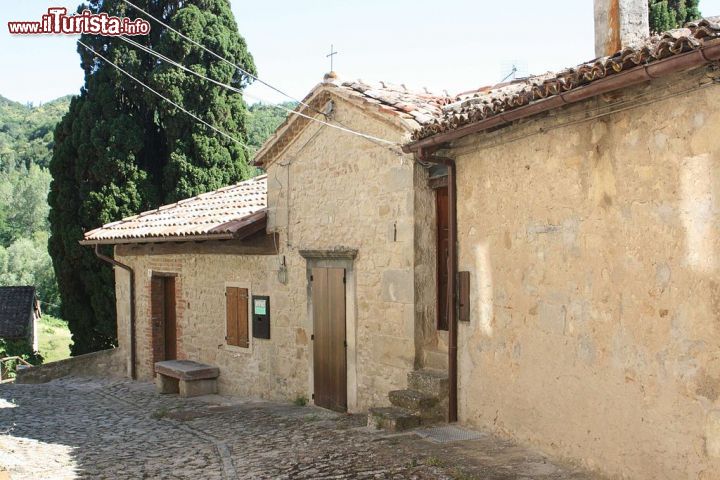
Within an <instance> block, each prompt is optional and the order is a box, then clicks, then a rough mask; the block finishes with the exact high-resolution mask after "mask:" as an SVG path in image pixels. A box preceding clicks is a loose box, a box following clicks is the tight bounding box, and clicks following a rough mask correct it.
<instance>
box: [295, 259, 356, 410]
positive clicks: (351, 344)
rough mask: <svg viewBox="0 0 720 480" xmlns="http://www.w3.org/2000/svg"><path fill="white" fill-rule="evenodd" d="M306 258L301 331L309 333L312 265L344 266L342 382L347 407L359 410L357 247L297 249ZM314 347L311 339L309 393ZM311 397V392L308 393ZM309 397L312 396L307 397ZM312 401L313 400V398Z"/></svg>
mask: <svg viewBox="0 0 720 480" xmlns="http://www.w3.org/2000/svg"><path fill="white" fill-rule="evenodd" d="M300 255H302V256H303V257H304V258H305V260H306V263H307V265H306V276H307V278H306V280H307V317H306V321H305V331H306V332H308V333H309V336H311V335H313V334H314V323H313V302H312V282H311V281H310V276H311V275H312V269H313V268H344V269H345V341H346V342H347V349H346V351H345V364H346V375H345V377H346V383H347V411H348V412H350V413H360V412H359V410H358V402H357V302H356V300H355V291H356V281H355V267H354V263H355V257H356V255H357V250H350V249H343V250H327V251H326V250H301V251H300ZM314 355H315V351H314V349H313V342H312V341H310V342H309V348H308V367H309V368H308V392H310V393H311V394H312V392H313V390H314V389H315V365H314ZM309 398H312V395H309ZM311 401H312V400H311ZM313 403H314V402H313Z"/></svg>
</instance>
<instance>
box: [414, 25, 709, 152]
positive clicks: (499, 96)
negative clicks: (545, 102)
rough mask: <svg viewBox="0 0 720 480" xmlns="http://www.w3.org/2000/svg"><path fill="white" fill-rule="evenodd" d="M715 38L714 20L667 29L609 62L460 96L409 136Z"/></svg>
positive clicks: (513, 105) (443, 128) (523, 102)
mask: <svg viewBox="0 0 720 480" xmlns="http://www.w3.org/2000/svg"><path fill="white" fill-rule="evenodd" d="M718 38H720V17H710V18H706V19H703V20H700V21H698V22H695V23H690V24H688V25H687V26H686V27H685V28H679V29H677V30H671V31H668V32H665V33H663V34H661V35H655V36H652V37H650V38H648V39H647V41H646V42H645V43H643V44H639V45H636V46H632V47H626V48H624V49H623V50H620V51H618V52H617V53H615V54H614V55H612V56H610V57H602V58H598V59H595V60H592V61H590V62H587V63H583V64H580V65H578V66H577V67H574V68H568V69H566V70H563V71H561V72H556V73H546V74H543V75H537V76H533V77H530V78H525V79H522V80H519V81H516V82H513V83H510V84H507V85H503V86H499V87H497V88H490V89H488V88H487V87H485V88H483V89H479V90H477V91H474V92H469V93H465V94H461V95H458V96H456V97H455V99H454V100H453V101H452V102H449V103H448V104H446V105H444V106H443V108H442V111H441V113H440V114H439V115H438V114H436V115H434V116H433V118H432V120H426V121H425V122H423V123H422V126H421V127H420V128H419V129H417V130H416V131H415V132H414V133H413V139H414V140H419V139H423V138H426V137H430V136H432V135H435V134H438V133H442V132H446V131H450V130H454V129H456V128H459V127H461V126H464V125H467V124H470V123H475V122H478V121H481V120H485V119H487V118H490V117H492V116H495V115H498V114H501V113H503V112H507V111H509V110H512V109H514V108H518V107H522V106H525V105H528V104H530V103H532V102H534V101H537V100H542V99H545V98H548V97H552V96H554V95H558V94H560V93H562V92H567V91H569V90H572V89H575V88H578V87H582V86H584V85H587V84H589V83H592V82H594V81H596V80H599V79H602V78H605V77H607V76H610V75H614V74H616V73H620V72H622V71H625V70H629V69H631V68H633V67H636V66H639V65H644V64H647V63H652V62H654V61H657V60H662V59H664V58H667V57H670V56H673V55H678V54H681V53H685V52H689V51H691V50H696V49H698V48H700V47H701V46H702V45H703V44H704V43H706V42H708V41H712V40H715V39H718Z"/></svg>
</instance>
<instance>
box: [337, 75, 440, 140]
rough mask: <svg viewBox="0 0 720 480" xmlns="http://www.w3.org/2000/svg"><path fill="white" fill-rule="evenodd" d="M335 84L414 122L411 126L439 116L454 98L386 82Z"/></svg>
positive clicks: (416, 126) (381, 109)
mask: <svg viewBox="0 0 720 480" xmlns="http://www.w3.org/2000/svg"><path fill="white" fill-rule="evenodd" d="M338 87H340V88H342V89H344V90H346V91H349V92H351V93H354V94H356V95H359V96H361V97H362V98H363V99H364V100H365V101H366V102H368V103H374V104H378V105H379V109H380V111H382V112H384V113H388V114H392V115H399V116H402V117H403V118H406V119H409V120H413V121H414V122H416V125H414V128H420V127H422V126H423V125H426V124H429V123H430V122H432V121H434V120H435V119H436V118H438V117H440V116H441V115H442V107H443V106H445V105H448V104H450V103H451V102H452V101H453V98H452V97H449V96H447V95H436V94H433V93H430V92H428V91H427V90H425V91H422V92H420V91H415V90H411V89H408V88H407V87H405V86H404V85H393V84H390V83H387V82H377V83H372V84H371V83H367V82H364V81H362V80H355V81H346V82H342V83H340V84H339V85H338Z"/></svg>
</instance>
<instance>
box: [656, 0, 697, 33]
mask: <svg viewBox="0 0 720 480" xmlns="http://www.w3.org/2000/svg"><path fill="white" fill-rule="evenodd" d="M648 1H649V7H650V8H649V15H650V31H651V32H652V33H660V32H664V31H666V30H672V29H673V28H679V27H682V26H683V25H685V24H686V23H687V22H691V21H693V20H697V19H698V18H700V17H701V16H702V15H701V13H700V8H699V3H700V0H648Z"/></svg>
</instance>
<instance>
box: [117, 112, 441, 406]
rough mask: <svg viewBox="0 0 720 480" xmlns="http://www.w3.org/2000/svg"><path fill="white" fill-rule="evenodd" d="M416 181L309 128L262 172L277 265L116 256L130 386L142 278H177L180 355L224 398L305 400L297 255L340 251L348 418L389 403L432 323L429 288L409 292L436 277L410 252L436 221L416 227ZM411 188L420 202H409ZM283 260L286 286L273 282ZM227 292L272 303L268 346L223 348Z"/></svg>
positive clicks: (350, 115) (146, 355)
mask: <svg viewBox="0 0 720 480" xmlns="http://www.w3.org/2000/svg"><path fill="white" fill-rule="evenodd" d="M335 118H336V119H337V120H339V121H340V122H342V123H343V124H344V125H346V126H348V127H350V128H354V129H358V130H362V131H363V132H366V133H370V134H371V135H375V136H378V137H381V138H390V139H392V140H397V141H400V140H401V138H402V137H403V135H405V133H404V131H403V130H402V128H401V127H400V126H399V125H398V124H396V123H391V122H388V121H387V120H383V119H381V118H380V117H375V116H373V115H368V114H367V113H365V112H364V111H362V110H360V109H359V108H358V107H356V106H354V105H351V104H349V103H346V102H344V101H341V100H338V101H336V109H335ZM396 150H397V149H396ZM425 175H426V174H425V172H424V170H422V168H421V167H419V166H416V165H415V164H414V162H413V161H412V157H411V156H405V155H402V154H398V153H397V152H395V151H390V150H389V149H388V148H387V147H386V146H382V145H378V144H375V143H373V142H369V141H367V140H364V139H360V138H357V137H353V136H350V135H348V134H347V133H343V132H339V131H338V130H335V129H330V128H327V127H319V126H317V125H311V126H309V127H308V128H306V129H305V131H304V132H303V133H302V134H301V135H300V136H299V138H298V139H297V140H296V141H295V142H294V143H293V144H292V145H291V146H290V147H289V149H288V150H287V151H286V152H285V153H284V154H283V155H282V156H281V157H280V158H279V159H278V160H277V161H276V162H275V163H274V164H272V165H271V166H270V167H269V168H268V203H269V212H270V215H269V224H270V226H269V230H270V231H275V232H277V233H278V234H279V239H278V245H277V247H278V256H274V255H272V256H265V257H262V256H232V255H156V256H125V257H118V259H119V260H120V261H121V262H125V263H128V264H129V265H131V266H132V267H133V268H135V271H136V277H137V279H136V289H137V305H136V310H137V312H138V319H137V331H138V352H137V355H138V366H139V367H138V374H139V377H140V378H144V379H148V378H150V377H151V375H152V355H151V352H152V343H151V330H150V320H149V319H150V295H149V294H150V290H149V283H150V275H151V273H152V271H158V272H164V273H177V274H178V277H177V279H178V288H179V289H181V291H180V292H178V308H182V309H184V311H183V312H182V314H180V313H179V314H178V326H179V328H180V329H182V336H181V340H180V345H179V348H178V353H179V355H180V356H182V357H184V358H188V359H192V360H197V361H201V362H207V363H211V364H214V365H217V366H219V367H220V371H221V374H220V378H219V388H220V392H221V393H234V394H238V395H244V396H253V397H261V398H271V399H285V400H287V399H293V398H295V397H297V396H304V397H306V398H308V399H309V398H311V394H312V345H311V343H312V342H311V340H310V338H311V335H312V331H313V325H312V318H311V317H310V315H309V305H308V302H309V288H308V275H307V260H306V259H305V258H303V257H302V256H301V255H300V253H299V252H300V251H301V250H334V249H337V248H338V247H345V248H351V249H357V251H358V253H357V257H356V258H355V260H354V264H353V268H352V272H351V274H352V275H353V278H352V279H351V280H350V281H348V284H347V288H348V292H347V295H348V296H349V297H351V301H349V302H348V309H349V310H351V311H348V321H349V324H348V326H349V330H348V331H347V337H348V350H347V352H348V353H347V356H348V369H349V375H348V401H349V408H350V410H351V411H363V410H365V409H366V408H368V407H370V406H373V405H382V404H386V403H388V398H387V393H388V391H390V390H393V389H400V388H405V386H406V375H407V373H408V372H409V371H411V370H413V368H414V366H415V361H416V344H415V341H416V339H415V331H416V329H415V323H416V321H418V322H426V321H427V320H426V319H427V317H428V315H434V313H433V312H434V310H433V309H434V307H433V306H432V305H433V302H434V296H432V295H431V296H430V298H426V297H423V298H418V295H420V294H422V295H426V294H427V288H428V282H427V281H422V285H421V286H418V287H416V282H421V280H420V279H419V276H426V275H427V274H428V269H429V268H430V269H434V263H433V262H434V257H432V258H431V256H430V255H429V254H428V253H427V250H428V248H429V246H428V245H424V246H423V247H422V250H423V253H422V254H420V255H418V256H417V257H416V255H415V249H416V243H417V242H426V243H427V241H429V240H431V238H430V236H429V235H427V232H425V228H426V224H427V223H429V222H434V215H433V214H432V213H428V212H425V213H424V216H423V218H422V219H420V220H419V221H418V222H416V215H415V209H416V207H417V206H424V205H425V204H426V203H427V202H428V198H429V195H431V194H432V192H430V191H429V189H428V188H427V181H426V177H425ZM416 184H417V185H418V188H420V189H421V191H422V195H423V198H422V199H416V197H415V194H414V186H415V185H416ZM416 200H417V204H416ZM420 233H422V238H420V239H417V240H416V235H419V234H420ZM283 256H284V257H285V261H286V264H287V268H288V275H287V277H288V282H287V284H286V285H283V284H281V283H280V282H279V281H278V272H277V271H278V268H279V265H280V263H281V258H282V257H283ZM428 262H429V267H428ZM416 269H417V271H418V272H419V274H416ZM430 274H431V275H432V274H433V273H432V272H430ZM432 278H433V279H434V277H432ZM116 279H117V299H118V319H119V320H118V321H119V327H118V328H119V338H120V347H121V348H124V349H126V350H128V349H127V345H128V339H129V336H128V334H127V331H128V318H129V316H128V310H127V305H128V302H127V299H128V293H127V274H125V273H124V272H121V271H119V270H118V272H117V273H116ZM432 281H434V280H432ZM227 282H235V283H237V284H238V285H239V286H241V285H242V286H249V287H250V289H251V292H250V293H251V295H253V294H254V295H269V296H270V309H271V339H270V340H259V339H252V345H251V348H250V349H249V350H243V349H237V348H232V347H227V346H225V345H224V343H225V340H224V338H225V297H224V287H225V284H226V283H227ZM181 298H182V302H180V299H181ZM416 306H417V307H416ZM350 322H352V323H350ZM350 370H352V371H351V372H350ZM353 378H354V379H356V380H355V381H354V382H353V381H352V379H353Z"/></svg>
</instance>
